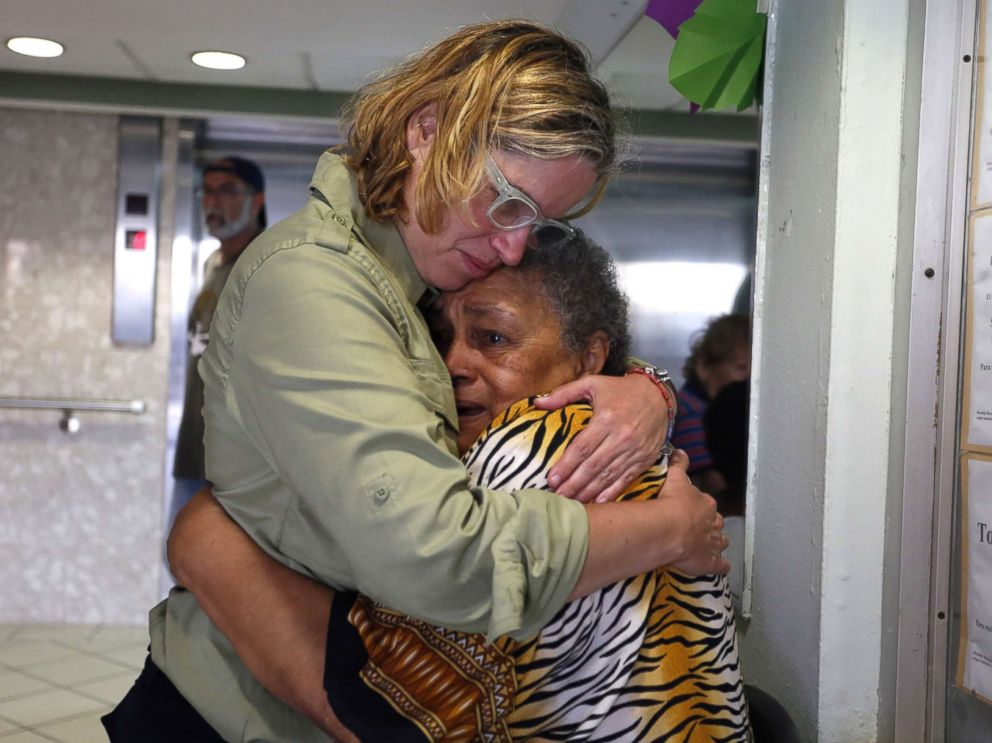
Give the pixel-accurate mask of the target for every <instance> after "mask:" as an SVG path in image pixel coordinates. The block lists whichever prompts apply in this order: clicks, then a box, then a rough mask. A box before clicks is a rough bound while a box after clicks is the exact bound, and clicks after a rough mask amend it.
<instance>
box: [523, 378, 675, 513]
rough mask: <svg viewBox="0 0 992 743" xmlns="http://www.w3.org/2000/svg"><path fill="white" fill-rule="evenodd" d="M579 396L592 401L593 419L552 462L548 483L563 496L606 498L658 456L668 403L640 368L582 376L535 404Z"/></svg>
mask: <svg viewBox="0 0 992 743" xmlns="http://www.w3.org/2000/svg"><path fill="white" fill-rule="evenodd" d="M579 400H588V401H589V402H590V403H591V404H592V407H593V416H592V420H591V421H590V422H589V425H588V426H587V427H586V429H585V430H584V431H582V432H581V433H580V434H579V435H578V436H576V437H575V440H574V441H572V443H571V444H569V446H568V448H567V449H565V453H564V454H563V455H562V458H561V459H560V460H558V463H557V464H555V466H554V467H552V468H551V471H550V472H549V473H548V485H550V486H551V487H552V488H553V489H554V491H555V492H556V493H558V495H563V496H565V497H566V498H574V499H576V500H579V501H582V502H583V503H589V502H591V501H595V502H597V503H608V502H610V501H613V500H616V498H617V496H618V495H620V493H622V492H623V491H624V490H625V489H626V487H627V486H628V485H630V484H631V483H632V482H633V481H634V480H635V479H636V478H637V477H638V476H639V475H640V474H641V473H642V472H644V470H646V469H647V468H648V467H650V466H651V465H652V464H653V463H654V461H655V460H656V459H657V458H658V453H659V452H660V451H661V447H662V446H663V445H664V443H665V431H666V430H667V429H668V407H667V404H666V403H665V401H664V399H663V398H662V396H661V394H660V393H659V392H658V389H657V387H655V384H654V382H652V381H651V380H650V379H648V378H647V377H645V376H643V375H641V374H631V375H629V376H626V377H607V376H586V377H582V378H581V379H578V380H576V381H575V382H571V383H569V384H566V385H562V386H561V387H559V388H558V389H556V390H555V391H554V392H552V393H551V394H550V395H547V396H546V397H542V398H538V400H537V403H536V404H537V407H539V408H542V409H544V410H555V409H557V408H560V407H562V406H564V405H567V404H569V403H572V402H577V401H579Z"/></svg>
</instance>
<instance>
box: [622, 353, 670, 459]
mask: <svg viewBox="0 0 992 743" xmlns="http://www.w3.org/2000/svg"><path fill="white" fill-rule="evenodd" d="M631 374H640V375H642V376H644V377H647V378H648V379H650V380H651V381H652V382H654V385H655V387H657V388H658V390H659V391H660V392H661V396H662V397H663V398H664V399H665V404H666V405H667V406H668V431H666V432H665V444H664V446H663V447H662V454H670V453H671V450H672V432H673V431H674V430H675V388H674V386H673V385H672V378H671V377H670V376H669V374H668V372H667V371H665V370H664V369H659V368H658V367H657V366H651V365H650V364H649V365H647V366H635V367H633V368H631V369H630V370H629V371H628V372H627V374H626V375H625V376H630V375H631Z"/></svg>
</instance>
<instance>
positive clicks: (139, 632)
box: [89, 624, 148, 647]
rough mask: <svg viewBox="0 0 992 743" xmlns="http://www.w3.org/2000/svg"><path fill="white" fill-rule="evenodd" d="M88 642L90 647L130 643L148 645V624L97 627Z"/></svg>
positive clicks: (119, 645)
mask: <svg viewBox="0 0 992 743" xmlns="http://www.w3.org/2000/svg"><path fill="white" fill-rule="evenodd" d="M89 644H90V646H91V647H95V646H100V647H104V646H106V647H127V646H132V645H140V646H141V647H148V625H145V624H143V625H141V626H140V627H132V626H126V627H125V626H117V625H109V626H101V627H97V628H96V631H95V632H94V633H93V635H92V636H91V637H90V638H89Z"/></svg>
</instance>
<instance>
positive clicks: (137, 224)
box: [111, 116, 161, 345]
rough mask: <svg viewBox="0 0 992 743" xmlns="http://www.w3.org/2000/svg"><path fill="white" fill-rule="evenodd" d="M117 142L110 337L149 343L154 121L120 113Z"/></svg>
mask: <svg viewBox="0 0 992 743" xmlns="http://www.w3.org/2000/svg"><path fill="white" fill-rule="evenodd" d="M118 142H119V144H118V147H119V157H118V170H117V227H116V230H115V234H114V304H113V320H112V328H111V337H112V339H113V341H114V343H115V344H121V345H150V344H151V343H152V341H153V340H154V338H155V267H156V263H157V257H158V240H157V232H158V188H159V164H160V161H161V127H160V123H159V120H158V119H152V118H144V117H137V116H122V117H121V119H120V126H119V133H118Z"/></svg>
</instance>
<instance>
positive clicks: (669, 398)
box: [625, 366, 672, 408]
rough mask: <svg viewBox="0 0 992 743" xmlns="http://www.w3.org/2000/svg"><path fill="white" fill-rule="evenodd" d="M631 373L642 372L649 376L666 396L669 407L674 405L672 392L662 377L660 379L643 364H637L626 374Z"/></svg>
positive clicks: (642, 374)
mask: <svg viewBox="0 0 992 743" xmlns="http://www.w3.org/2000/svg"><path fill="white" fill-rule="evenodd" d="M631 374H640V375H641V376H644V377H647V378H648V379H650V380H651V381H652V382H654V386H655V387H657V388H658V389H659V390H660V391H661V396H662V397H664V398H665V402H666V403H668V407H669V408H671V407H672V393H671V392H669V391H668V385H667V384H665V383H664V382H662V381H661V380H660V379H658V378H657V377H656V376H655V375H654V374H651V373H650V372H649V371H648V370H647V369H645V368H644V367H643V366H635V367H634V368H633V369H631V370H630V371H629V372H627V374H626V375H625V376H629V375H631Z"/></svg>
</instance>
